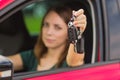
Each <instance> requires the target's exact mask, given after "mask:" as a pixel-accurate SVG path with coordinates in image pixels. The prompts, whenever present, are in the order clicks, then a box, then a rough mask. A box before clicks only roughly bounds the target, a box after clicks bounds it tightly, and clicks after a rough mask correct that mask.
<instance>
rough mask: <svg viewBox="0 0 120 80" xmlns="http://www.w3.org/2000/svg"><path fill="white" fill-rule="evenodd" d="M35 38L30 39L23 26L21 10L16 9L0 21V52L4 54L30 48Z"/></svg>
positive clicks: (11, 53)
mask: <svg viewBox="0 0 120 80" xmlns="http://www.w3.org/2000/svg"><path fill="white" fill-rule="evenodd" d="M35 41H36V39H32V38H31V37H30V35H29V33H28V31H27V29H26V27H25V24H24V21H23V16H22V12H21V11H18V12H16V13H15V14H14V15H12V16H10V17H9V18H7V19H6V20H4V21H3V22H2V23H0V53H1V54H2V55H4V56H9V55H13V54H16V53H17V52H20V51H24V50H27V49H32V48H33V46H34V43H35Z"/></svg>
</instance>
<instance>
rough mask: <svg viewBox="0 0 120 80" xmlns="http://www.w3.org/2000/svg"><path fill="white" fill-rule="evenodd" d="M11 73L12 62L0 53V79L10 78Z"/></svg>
mask: <svg viewBox="0 0 120 80" xmlns="http://www.w3.org/2000/svg"><path fill="white" fill-rule="evenodd" d="M13 73H14V72H13V64H12V62H11V61H10V60H9V59H8V58H6V57H4V56H2V55H0V80H12V77H13Z"/></svg>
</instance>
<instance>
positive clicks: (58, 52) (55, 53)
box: [47, 46, 65, 59]
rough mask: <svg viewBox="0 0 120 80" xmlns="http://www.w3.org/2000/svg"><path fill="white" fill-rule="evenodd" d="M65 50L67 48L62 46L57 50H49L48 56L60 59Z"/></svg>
mask: <svg viewBox="0 0 120 80" xmlns="http://www.w3.org/2000/svg"><path fill="white" fill-rule="evenodd" d="M64 49H65V46H61V47H57V48H48V52H47V56H49V57H52V58H53V57H54V58H56V59H58V58H59V57H60V55H61V54H62V52H63V50H64Z"/></svg>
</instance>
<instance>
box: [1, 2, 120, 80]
mask: <svg viewBox="0 0 120 80" xmlns="http://www.w3.org/2000/svg"><path fill="white" fill-rule="evenodd" d="M54 4H55V5H56V4H57V5H61V4H65V5H68V6H69V7H71V8H72V9H74V10H78V9H80V8H83V9H84V10H85V15H86V16H87V29H86V31H85V32H84V36H85V64H84V65H82V66H79V67H72V68H71V67H69V68H60V69H54V70H48V71H42V72H41V71H40V72H39V71H35V72H24V71H21V72H15V73H13V69H12V63H10V62H9V60H7V61H5V62H2V59H3V58H2V59H0V80H6V79H7V80H8V79H9V80H120V31H119V30H120V0H63V1H61V0H0V54H2V55H3V56H9V55H13V53H17V52H20V51H24V50H28V49H32V48H33V46H34V44H35V42H36V38H37V36H38V34H39V29H40V28H39V26H40V25H41V24H40V21H41V20H42V17H43V16H44V13H45V11H46V10H47V8H48V7H50V6H51V5H54ZM9 70H11V71H10V72H9V73H5V72H6V71H9ZM3 73H5V75H8V76H6V77H1V76H2V75H3Z"/></svg>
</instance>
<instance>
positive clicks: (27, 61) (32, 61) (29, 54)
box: [20, 50, 68, 71]
mask: <svg viewBox="0 0 120 80" xmlns="http://www.w3.org/2000/svg"><path fill="white" fill-rule="evenodd" d="M20 54H21V58H22V61H23V67H24V69H25V70H26V71H37V65H38V61H37V59H36V57H35V55H34V52H33V50H28V51H24V52H21V53H20ZM61 67H68V65H67V63H66V61H64V62H63V64H62V65H61ZM52 69H55V66H54V67H52Z"/></svg>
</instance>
